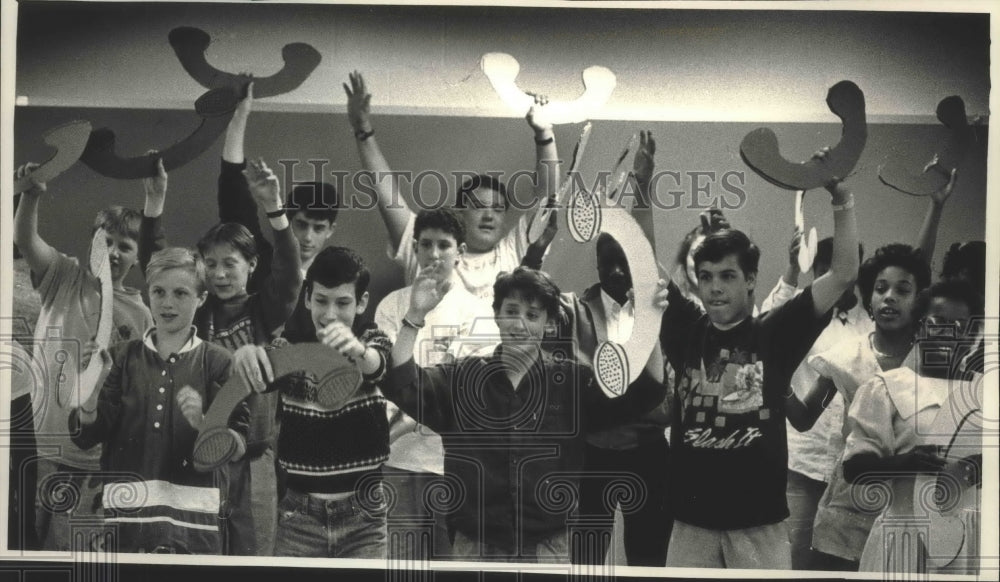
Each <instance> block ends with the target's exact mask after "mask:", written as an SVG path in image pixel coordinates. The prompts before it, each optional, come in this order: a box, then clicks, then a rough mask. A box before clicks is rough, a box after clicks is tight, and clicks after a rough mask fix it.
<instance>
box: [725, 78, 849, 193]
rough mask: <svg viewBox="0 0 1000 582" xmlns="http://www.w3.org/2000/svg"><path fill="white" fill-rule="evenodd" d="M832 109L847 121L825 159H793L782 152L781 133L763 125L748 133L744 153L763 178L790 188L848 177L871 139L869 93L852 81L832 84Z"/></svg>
mask: <svg viewBox="0 0 1000 582" xmlns="http://www.w3.org/2000/svg"><path fill="white" fill-rule="evenodd" d="M826 104H827V105H828V106H829V107H830V111H832V112H833V113H835V114H837V117H839V118H840V120H841V122H842V123H843V129H842V133H841V137H840V143H838V144H837V145H836V146H834V147H833V148H832V149H830V151H829V153H828V154H827V155H826V157H825V158H823V159H813V160H809V161H806V162H799V163H795V162H789V161H788V160H786V159H785V158H783V157H782V156H781V152H780V149H779V147H778V137H777V136H776V135H775V134H774V132H773V131H771V130H770V129H767V128H766V127H762V128H759V129H755V130H753V131H751V132H750V133H748V134H747V135H746V136H745V137H744V138H743V141H742V142H741V143H740V155H741V156H742V157H743V161H744V162H746V164H747V165H748V166H750V168H751V169H752V170H753V171H754V172H757V173H758V174H759V175H760V176H761V177H762V178H764V179H765V180H767V181H768V182H771V183H772V184H774V185H775V186H778V187H779V188H785V189H787V190H812V189H813V188H819V187H821V186H823V185H825V184H827V183H828V182H829V181H830V180H832V179H833V178H841V179H843V178H845V177H846V176H847V175H848V174H850V173H851V172H852V171H853V170H854V167H855V166H856V165H857V164H858V160H859V159H861V152H862V151H864V149H865V143H866V142H867V141H868V124H867V121H866V117H865V94H864V93H863V92H862V91H861V89H860V88H858V86H857V85H855V84H854V83H852V82H850V81H841V82H839V83H837V84H836V85H834V86H833V87H830V90H829V92H828V93H827V95H826Z"/></svg>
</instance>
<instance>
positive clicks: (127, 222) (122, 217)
mask: <svg viewBox="0 0 1000 582" xmlns="http://www.w3.org/2000/svg"><path fill="white" fill-rule="evenodd" d="M141 224H142V214H141V213H140V212H139V211H138V210H134V209H132V208H125V207H124V206H109V207H107V208H105V209H104V210H100V211H98V213H97V216H95V217H94V226H93V228H91V229H90V234H91V235H93V234H94V233H95V232H97V229H99V228H103V229H104V232H106V233H109V234H117V235H119V236H127V237H128V238H130V239H132V240H134V241H136V242H138V241H139V226H140V225H141Z"/></svg>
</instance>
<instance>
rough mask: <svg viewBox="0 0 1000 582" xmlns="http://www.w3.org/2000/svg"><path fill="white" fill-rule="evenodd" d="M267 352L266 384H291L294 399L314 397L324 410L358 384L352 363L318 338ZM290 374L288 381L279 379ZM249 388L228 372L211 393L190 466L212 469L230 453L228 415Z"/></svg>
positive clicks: (231, 439)
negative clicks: (269, 371) (270, 373)
mask: <svg viewBox="0 0 1000 582" xmlns="http://www.w3.org/2000/svg"><path fill="white" fill-rule="evenodd" d="M267 356H268V358H269V359H270V360H271V368H272V370H274V382H272V383H271V384H270V385H269V387H282V388H285V387H287V386H289V385H294V387H296V388H301V389H302V391H303V393H302V394H298V393H296V394H294V395H293V396H294V397H295V398H296V399H303V400H306V401H309V402H315V403H317V404H318V405H319V406H322V407H323V408H325V409H328V410H336V409H339V408H340V407H341V406H342V405H343V404H344V402H345V401H346V400H347V398H349V397H350V396H351V395H352V394H353V393H354V392H355V391H356V390H357V389H358V387H359V386H361V381H362V378H361V371H360V370H359V369H358V367H357V365H355V364H352V363H351V362H350V361H348V359H347V358H346V357H344V356H343V355H341V353H340V352H338V351H337V350H335V349H333V348H331V347H329V346H327V345H324V344H321V343H308V344H295V345H289V346H286V347H283V348H278V349H275V350H272V351H269V352H267ZM293 375H294V376H295V378H294V381H293V382H281V380H283V379H286V380H287V379H289V378H288V377H289V376H293ZM251 391H252V388H251V387H250V385H249V384H248V383H247V381H246V379H245V378H243V375H242V374H233V375H232V376H231V377H230V378H229V381H228V382H226V383H225V385H224V386H223V387H222V390H220V391H219V394H218V395H216V397H215V400H213V401H212V405H211V406H210V407H209V409H208V412H207V413H206V414H205V421H204V422H203V423H202V429H201V431H200V432H199V433H198V439H197V440H196V441H195V443H194V453H193V455H192V459H193V461H194V467H195V470H197V471H211V470H214V469H217V468H218V467H221V466H222V465H224V464H225V463H227V462H228V461H229V459H231V458H232V456H233V455H234V454H235V453H236V451H237V449H238V447H239V443H237V442H236V440H235V438H234V436H233V433H232V432H231V431H230V430H229V417H230V416H232V414H233V411H234V410H235V409H236V407H237V406H238V405H239V404H240V403H241V402H242V401H243V400H245V399H246V398H247V397H248V396H250V394H251Z"/></svg>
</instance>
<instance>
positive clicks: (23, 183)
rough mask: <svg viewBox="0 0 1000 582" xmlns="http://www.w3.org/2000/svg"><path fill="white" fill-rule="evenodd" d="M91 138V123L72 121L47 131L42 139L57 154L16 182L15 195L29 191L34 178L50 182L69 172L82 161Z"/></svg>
mask: <svg viewBox="0 0 1000 582" xmlns="http://www.w3.org/2000/svg"><path fill="white" fill-rule="evenodd" d="M89 137H90V122H89V121H71V122H69V123H66V124H63V125H60V126H57V127H53V128H52V129H50V130H48V131H46V132H45V135H44V136H42V139H44V140H45V143H46V145H49V146H51V147H54V148H55V149H56V153H55V154H54V155H53V156H52V157H51V158H49V159H48V160H46V161H45V162H44V163H42V165H41V166H39V167H37V168H35V171H34V172H32V173H31V174H30V175H28V176H24V177H23V178H21V179H20V180H15V181H14V194H20V193H21V192H24V191H25V190H29V189H30V188H31V185H32V184H31V178H32V177H34V178H35V179H36V180H38V181H39V182H48V181H50V180H52V179H53V178H55V177H56V176H58V175H59V174H62V173H63V172H65V171H66V170H68V169H69V168H70V167H71V166H72V165H73V164H75V163H76V161H77V160H79V159H80V155H81V154H83V150H84V148H86V147H87V139H88V138H89Z"/></svg>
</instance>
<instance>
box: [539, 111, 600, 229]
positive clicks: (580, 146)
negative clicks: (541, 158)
mask: <svg viewBox="0 0 1000 582" xmlns="http://www.w3.org/2000/svg"><path fill="white" fill-rule="evenodd" d="M592 127H593V126H592V124H590V123H587V124H586V125H584V126H583V131H582V132H581V133H580V139H579V140H577V142H576V147H574V148H573V161H572V162H570V165H569V171H568V172H566V179H565V180H563V181H562V183H561V184H559V190H557V191H556V195H555V199H554V200H548V201H545V202H542V203H541V204H539V205H538V210H537V212H536V213H535V218H534V219H533V220H532V221H531V227H529V229H528V242H529V243H534V242H535V241H536V240H538V238H539V237H540V236H542V232H543V231H544V230H545V226H546V225H547V224H548V223H549V219H550V217H551V216H552V213H553V212H557V211H558V209H559V206H561V205H562V201H563V200H564V199H565V198H566V194H567V193H568V192H569V189H570V188H572V187H573V175H574V174H576V172H577V171H578V170H579V168H580V160H581V159H582V158H583V152H584V151H585V150H586V149H587V142H588V141H590V130H591V129H592Z"/></svg>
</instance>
